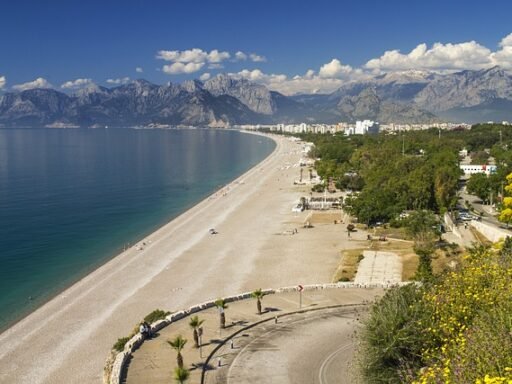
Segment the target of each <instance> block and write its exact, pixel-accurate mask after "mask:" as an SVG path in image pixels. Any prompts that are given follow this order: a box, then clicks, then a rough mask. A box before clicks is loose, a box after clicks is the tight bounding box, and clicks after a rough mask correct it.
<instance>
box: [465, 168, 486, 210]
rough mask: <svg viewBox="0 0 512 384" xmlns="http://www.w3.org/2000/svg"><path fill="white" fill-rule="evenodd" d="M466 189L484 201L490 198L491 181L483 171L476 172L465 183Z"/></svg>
mask: <svg viewBox="0 0 512 384" xmlns="http://www.w3.org/2000/svg"><path fill="white" fill-rule="evenodd" d="M466 189H467V191H468V193H470V194H472V195H475V196H478V198H479V199H481V200H482V201H483V202H484V203H485V202H486V201H488V200H489V198H490V193H491V181H490V179H489V178H488V177H487V175H486V174H485V173H476V174H474V175H472V176H471V178H470V179H469V180H468V182H467V183H466Z"/></svg>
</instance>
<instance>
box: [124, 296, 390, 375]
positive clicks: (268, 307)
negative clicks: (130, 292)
mask: <svg viewBox="0 0 512 384" xmlns="http://www.w3.org/2000/svg"><path fill="white" fill-rule="evenodd" d="M383 292H384V291H383V289H381V288H338V289H325V290H314V291H304V292H303V293H302V309H316V308H321V307H328V306H333V305H341V304H343V305H347V304H362V303H366V302H368V301H372V300H374V299H375V297H377V296H379V295H382V293H383ZM299 301H300V296H299V293H298V292H288V293H279V294H274V295H268V296H265V297H264V298H263V300H262V307H263V311H264V313H263V314H262V315H258V314H257V310H256V300H255V299H249V300H241V301H237V302H233V303H229V305H228V309H227V310H226V328H225V329H222V330H221V329H220V328H219V313H218V310H217V309H216V308H210V309H207V310H205V311H201V312H199V313H197V314H196V315H198V316H199V318H200V319H202V320H205V322H204V324H203V338H202V348H201V349H195V348H194V339H193V336H192V330H191V328H190V327H189V325H188V323H189V320H190V317H186V318H184V319H182V320H180V321H177V322H175V323H172V324H170V325H169V326H167V327H166V328H163V329H162V330H161V331H160V332H159V334H158V335H157V336H156V337H154V338H153V339H152V340H147V341H146V342H144V344H142V346H141V347H140V348H139V349H138V350H137V351H135V352H134V353H133V357H132V359H131V361H130V362H129V364H128V368H127V373H126V377H125V380H124V382H125V383H128V384H142V383H156V384H158V383H172V382H174V379H173V376H172V375H173V371H174V368H175V367H176V352H175V351H174V350H173V349H172V348H171V347H170V346H169V345H168V343H167V340H170V339H172V338H174V337H176V336H177V335H182V336H183V337H184V338H186V339H187V340H188V342H187V344H186V346H185V348H184V350H183V353H182V354H183V359H184V362H185V367H186V368H187V369H190V379H189V381H188V382H189V383H199V382H200V378H201V371H202V367H203V365H204V361H205V358H206V357H207V356H208V355H209V354H210V353H211V352H212V351H213V350H214V348H215V347H217V346H218V345H219V344H223V342H224V340H225V339H226V338H228V337H229V336H230V335H232V334H234V333H236V332H237V331H240V330H241V329H243V328H245V327H247V326H248V325H250V324H252V323H255V322H258V321H260V320H264V319H270V320H271V322H272V323H274V318H275V317H276V316H282V315H283V314H286V313H288V312H294V311H297V310H299ZM278 321H279V320H278ZM354 326H355V325H354ZM244 333H245V332H244ZM228 343H229V342H228ZM226 345H229V344H226ZM224 347H225V346H224ZM226 363H227V362H222V361H221V364H226ZM217 365H218V361H217V360H214V361H212V362H211V363H210V366H209V371H208V375H209V376H211V375H212V374H213V375H214V371H212V369H213V370H215V369H216V368H218V367H217ZM222 367H225V365H222V366H221V368H222Z"/></svg>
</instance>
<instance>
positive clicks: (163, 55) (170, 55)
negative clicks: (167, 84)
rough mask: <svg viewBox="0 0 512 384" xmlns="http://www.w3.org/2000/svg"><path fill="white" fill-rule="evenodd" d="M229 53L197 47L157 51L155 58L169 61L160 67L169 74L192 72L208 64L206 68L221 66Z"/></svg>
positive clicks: (229, 55)
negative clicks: (208, 50)
mask: <svg viewBox="0 0 512 384" xmlns="http://www.w3.org/2000/svg"><path fill="white" fill-rule="evenodd" d="M230 57H231V54H230V53H229V52H226V51H219V50H218V49H214V50H212V51H210V52H207V51H203V50H202V49H199V48H193V49H187V50H185V51H158V53H157V55H156V58H157V59H162V60H165V61H170V62H171V63H172V64H167V65H164V66H163V67H162V70H163V71H164V72H165V73H167V74H171V75H176V74H182V73H194V72H197V71H199V70H201V68H203V67H204V66H205V64H207V63H208V64H209V65H208V68H210V69H218V68H223V67H222V64H221V63H222V62H223V61H225V60H228V59H229V58H230Z"/></svg>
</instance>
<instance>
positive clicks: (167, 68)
mask: <svg viewBox="0 0 512 384" xmlns="http://www.w3.org/2000/svg"><path fill="white" fill-rule="evenodd" d="M203 67H204V63H187V64H183V63H172V64H169V65H164V66H163V67H162V71H164V72H165V73H167V74H170V75H179V74H182V73H194V72H197V71H199V70H201V68H203Z"/></svg>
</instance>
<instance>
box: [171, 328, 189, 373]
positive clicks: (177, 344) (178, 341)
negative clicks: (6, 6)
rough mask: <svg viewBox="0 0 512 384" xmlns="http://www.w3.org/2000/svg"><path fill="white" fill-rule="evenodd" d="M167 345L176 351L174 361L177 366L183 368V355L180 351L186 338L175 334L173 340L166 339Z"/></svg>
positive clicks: (185, 342)
mask: <svg viewBox="0 0 512 384" xmlns="http://www.w3.org/2000/svg"><path fill="white" fill-rule="evenodd" d="M167 342H168V343H169V345H170V346H171V347H172V348H173V349H174V350H175V351H176V352H177V353H178V355H177V356H176V363H177V364H178V368H183V356H181V351H182V349H183V347H185V344H187V339H184V338H183V337H182V336H181V335H178V336H176V337H175V338H174V339H173V340H167Z"/></svg>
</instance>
